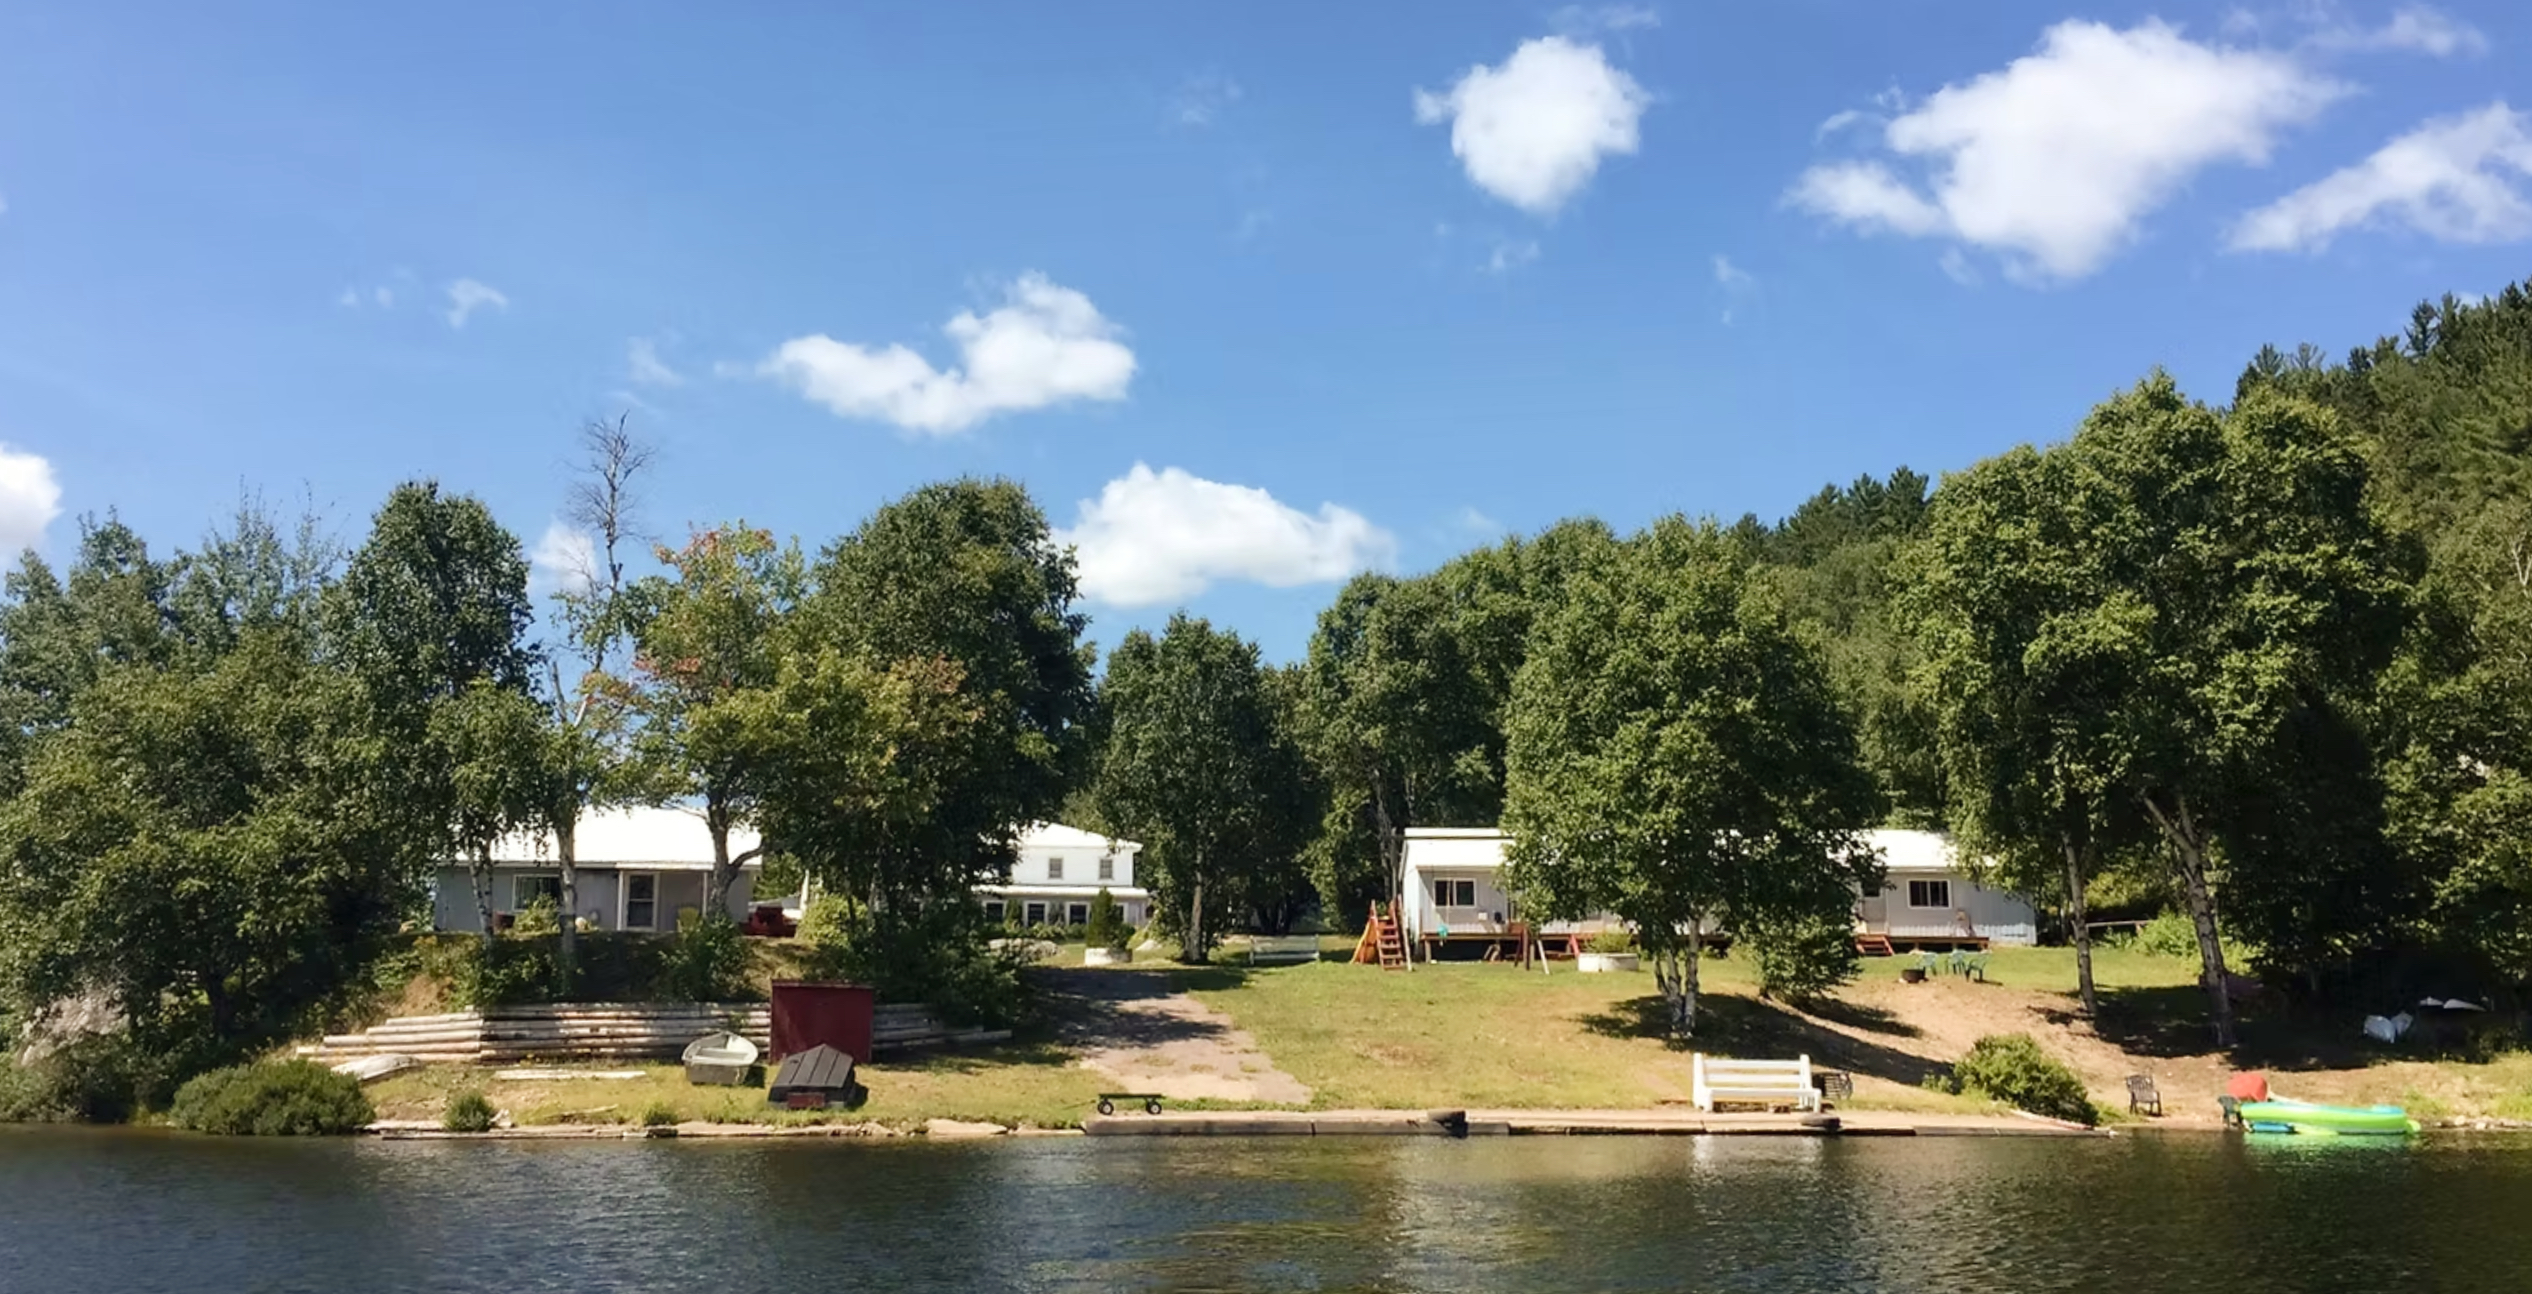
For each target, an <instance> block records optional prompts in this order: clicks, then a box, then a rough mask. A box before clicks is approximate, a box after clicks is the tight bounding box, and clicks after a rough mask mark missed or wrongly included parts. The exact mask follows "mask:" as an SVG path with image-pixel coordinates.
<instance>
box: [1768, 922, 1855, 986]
mask: <svg viewBox="0 0 2532 1294" xmlns="http://www.w3.org/2000/svg"><path fill="white" fill-rule="evenodd" d="M1749 938H1750V950H1751V953H1752V954H1753V956H1754V958H1755V959H1756V961H1757V964H1758V995H1759V996H1760V997H1762V998H1780V999H1782V1000H1784V1001H1787V1002H1797V1003H1800V1002H1816V1001H1818V1000H1819V999H1821V998H1824V997H1827V996H1828V995H1829V994H1830V993H1832V992H1834V991H1836V989H1837V987H1838V986H1839V985H1841V984H1845V983H1848V982H1850V981H1852V980H1853V979H1854V978H1855V977H1856V976H1857V975H1860V974H1862V973H1863V970H1864V965H1863V961H1862V959H1861V958H1860V957H1859V956H1858V955H1857V954H1856V952H1855V924H1854V920H1853V918H1852V917H1850V916H1849V915H1847V914H1845V913H1839V914H1838V915H1837V916H1835V917H1829V916H1825V915H1823V916H1808V917H1795V918H1790V919H1783V920H1775V921H1761V922H1756V923H1753V928H1752V929H1751V930H1750V931H1749Z"/></svg>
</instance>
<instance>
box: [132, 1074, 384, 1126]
mask: <svg viewBox="0 0 2532 1294" xmlns="http://www.w3.org/2000/svg"><path fill="white" fill-rule="evenodd" d="M168 1117H169V1118H170V1119H171V1120H173V1121H174V1122H175V1124H176V1126H178V1127H181V1128H190V1129H192V1130H193V1131H195V1132H208V1133H214V1134H217V1135H220V1136H229V1137H245V1136H253V1137H322V1136H340V1135H342V1134H344V1133H350V1132H358V1131H360V1130H361V1129H362V1128H363V1127H365V1126H367V1125H368V1124H369V1122H370V1120H372V1119H375V1118H377V1117H378V1112H377V1110H376V1109H374V1108H372V1107H371V1105H370V1104H369V1097H368V1096H366V1095H364V1094H363V1093H362V1092H361V1090H360V1080H359V1079H357V1078H354V1077H352V1076H351V1075H349V1074H337V1073H335V1072H334V1071H333V1070H330V1069H327V1068H326V1067H325V1066H323V1065H320V1064H317V1063H316V1062H315V1061H310V1060H284V1061H270V1062H266V1063H263V1064H256V1065H236V1066H232V1067H230V1068H228V1069H215V1070H212V1071H211V1072H210V1073H208V1074H204V1075H202V1076H200V1077H198V1078H196V1079H194V1080H193V1081H192V1082H190V1083H187V1084H185V1085H184V1086H183V1087H181V1088H178V1089H177V1090H176V1100H175V1104H174V1105H172V1106H170V1107H169V1109H168Z"/></svg>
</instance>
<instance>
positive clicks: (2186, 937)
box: [2136, 912, 2198, 961]
mask: <svg viewBox="0 0 2532 1294" xmlns="http://www.w3.org/2000/svg"><path fill="white" fill-rule="evenodd" d="M2136 950H2137V951H2138V952H2142V953H2151V954H2153V955H2154V956H2156V957H2186V958H2188V959H2190V960H2192V961H2195V960H2197V958H2198V927H2197V926H2195V925H2193V924H2191V922H2190V920H2189V918H2188V917H2187V916H2186V915H2184V914H2182V913H2178V912H2166V913H2164V914H2163V915H2161V916H2159V917H2156V918H2154V919H2153V920H2151V921H2148V922H2146V923H2145V924H2144V925H2141V926H2138V927H2137V928H2136Z"/></svg>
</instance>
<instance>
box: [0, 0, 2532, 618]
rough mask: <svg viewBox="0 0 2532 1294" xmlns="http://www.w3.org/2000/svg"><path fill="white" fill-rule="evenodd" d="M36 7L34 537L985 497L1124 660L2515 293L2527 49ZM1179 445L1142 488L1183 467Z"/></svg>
mask: <svg viewBox="0 0 2532 1294" xmlns="http://www.w3.org/2000/svg"><path fill="white" fill-rule="evenodd" d="M212 8H213V7H210V6H200V5H177V4H160V5H150V4H96V5H52V6H17V7H13V8H11V9H9V10H8V11H6V12H5V13H0V202H5V209H0V443H4V444H5V445H6V450H5V451H0V542H5V543H6V544H7V545H9V546H10V547H12V548H14V547H16V546H18V545H20V544H23V543H27V542H32V543H33V544H34V545H35V546H36V547H37V548H38V549H39V550H40V551H44V552H47V553H50V554H53V555H56V556H58V555H60V554H62V553H64V552H66V551H67V549H68V546H69V544H70V543H71V542H72V541H73V539H74V537H75V535H76V518H77V517H78V516H79V515H81V514H83V513H91V512H96V513H102V512H104V511H106V510H108V509H116V510H119V511H120V513H121V514H122V516H123V517H124V518H125V519H127V520H129V521H131V522H133V523H134V524H136V525H138V526H139V527H140V528H142V530H143V531H144V532H145V533H147V534H149V535H150V536H152V538H153V539H154V540H155V541H156V542H158V543H160V544H162V545H167V544H181V543H189V542H191V541H192V540H193V539H194V538H196V537H197V536H198V535H199V534H200V533H201V532H202V530H203V528H204V527H205V526H206V525H207V524H209V523H211V522H212V521H213V520H215V519H216V518H218V517H219V516H221V515H223V514H224V513H225V512H226V511H227V510H228V509H229V507H230V506H231V505H232V504H233V502H234V501H235V499H236V497H237V494H238V491H239V488H240V487H241V485H246V486H259V487H262V488H263V489H265V490H266V491H268V492H271V493H274V494H280V495H295V494H296V493H297V492H298V491H299V490H300V489H301V487H303V486H304V487H305V488H306V490H307V491H308V492H309V493H310V494H312V495H313V497H314V498H315V499H316V500H317V501H318V502H319V503H320V504H322V505H325V506H326V507H328V508H329V509H330V511H331V512H332V513H334V514H335V515H336V517H337V518H338V519H339V520H340V522H341V524H342V527H343V530H344V532H345V536H346V537H347V538H352V539H356V538H357V537H358V535H359V533H360V531H361V529H362V528H363V526H364V525H365V521H366V517H367V513H368V511H369V510H370V509H371V508H372V507H373V506H375V504H376V502H377V501H378V499H379V498H380V497H382V496H383V494H384V493H385V491H386V490H387V489H388V487H389V486H391V485H392V484H393V483H394V482H396V481H397V480H399V479H403V478H406V477H410V476H417V475H428V476H433V477H436V478H438V479H439V480H441V481H442V482H444V483H445V484H447V485H449V486H452V487H455V488H458V489H463V490H467V491H472V492H474V493H477V494H479V495H481V496H482V497H483V498H485V499H486V500H487V501H488V502H489V503H490V504H491V505H492V506H493V508H494V509H495V510H496V511H497V512H498V513H499V514H500V516H501V517H502V518H503V519H504V521H505V522H507V523H508V524H509V525H510V526H511V527H512V528H513V529H514V530H516V531H517V532H518V533H519V534H520V536H521V538H522V540H523V541H524V542H526V543H527V544H529V545H530V546H531V547H541V548H543V549H544V550H545V551H547V552H549V553H551V552H557V551H563V550H565V549H567V547H568V545H567V544H565V543H563V542H561V541H562V538H563V537H562V536H560V535H552V536H549V534H548V531H549V527H550V526H551V525H552V523H553V520H554V515H555V512H556V509H557V505H558V504H559V502H560V499H561V496H562V492H563V489H564V486H565V483H566V472H565V467H564V464H565V460H566V458H567V456H568V454H569V452H570V448H571V436H572V432H573V430H574V428H575V427H576V426H577V425H578V424H579V423H581V422H582V421H583V420H585V419H588V418H591V417H599V416H611V415H613V414H615V413H618V412H623V411H626V410H630V411H631V415H632V418H633V421H634V424H635V425H636V426H637V427H638V428H639V429H641V430H642V431H643V432H645V433H646V434H648V435H650V436H652V437H654V438H655V439H657V440H658V441H659V442H660V443H661V445H662V447H663V450H664V457H663V460H662V466H661V469H660V471H659V473H658V475H657V476H656V478H655V479H654V480H653V482H652V484H651V490H650V500H649V517H650V520H651V522H652V524H653V527H654V528H655V529H656V530H658V531H660V532H662V533H663V534H665V535H669V536H672V537H673V536H675V535H678V534H682V532H683V531H684V529H685V528H686V527H687V526H689V525H702V524H710V523H713V522H716V521H722V520H727V519H732V518H739V517H744V518H745V519H747V520H749V521H751V522H755V523H759V524H764V525H768V526H772V527H774V528H776V529H777V530H779V531H783V532H787V533H796V534H798V535H800V536H801V537H802V538H803V539H804V540H805V541H807V542H809V543H810V544H811V545H812V546H815V545H816V544H819V543H823V542H824V541H825V540H827V539H828V538H831V537H832V536H834V535H836V534H839V533H841V532H843V531H844V530H847V529H849V528H850V527H851V526H852V525H853V524H854V523H855V522H856V521H857V520H858V519H860V518H861V517H862V516H864V515H866V514H867V513H868V511H869V510H870V509H871V508H872V507H874V506H875V505H877V504H878V503H880V502H881V501H883V500H885V499H887V498H889V497H892V496H894V495H896V494H899V493H902V492H903V491H905V490H907V489H909V488H911V487H913V486H915V485H917V484H920V483H922V482H924V481H928V480H933V479H938V478H941V477H945V476H950V475H955V474H959V473H968V472H979V473H1002V474H1008V475H1011V476H1014V477H1017V478H1019V479H1020V480H1022V481H1024V482H1025V483H1027V485H1028V486H1029V487H1030V489H1031V490H1032V491H1034V492H1035V493H1036V495H1037V497H1038V498H1039V500H1040V501H1041V502H1042V503H1043V504H1044V505H1045V507H1046V508H1047V510H1048V512H1049V514H1050V516H1051V517H1052V518H1053V520H1054V521H1055V523H1056V524H1057V525H1059V526H1061V527H1064V528H1066V530H1067V532H1068V533H1069V534H1070V535H1071V537H1072V538H1074V539H1075V540H1077V541H1078V542H1079V543H1080V544H1081V551H1082V557H1083V563H1084V575H1085V583H1086V585H1087V586H1088V588H1089V590H1090V592H1091V594H1092V598H1091V601H1092V606H1091V610H1092V611H1093V613H1094V615H1095V617H1096V625H1097V628H1096V633H1097V636H1098V637H1100V638H1101V639H1102V640H1109V641H1112V640H1113V638H1114V637H1115V635H1116V634H1117V633H1118V632H1120V631H1121V629H1122V627H1123V626H1126V625H1131V624H1150V623H1156V622H1157V621H1158V620H1160V619H1162V618H1164V617H1166V616H1167V614H1168V613H1169V611H1170V610H1171V609H1173V608H1174V607H1177V606H1180V605H1184V606H1187V607H1189V608H1190V609H1193V610H1195V611H1197V612H1199V613H1202V614H1207V615H1211V616H1213V617H1214V618H1215V619H1216V620H1217V621H1219V622H1224V623H1228V624H1230V625H1232V626H1234V627H1236V628H1238V629H1240V630H1241V631H1243V632H1244V633H1247V634H1249V635H1250V636H1252V637H1254V638H1256V639H1258V640H1259V641H1260V642H1261V643H1262V644H1263V645H1264V646H1265V648H1266V650H1267V653H1268V655H1269V656H1270V657H1276V658H1287V657H1290V656H1292V655H1295V654H1297V653H1298V652H1299V651H1300V650H1301V649H1302V647H1303V646H1304V644H1305V643H1306V641H1307V638H1308V634H1309V630H1310V625H1311V621H1312V618H1313V616H1315V614H1316V612H1317V611H1318V609H1319V608H1320V607H1322V606H1323V605H1325V603H1326V602H1327V600H1328V598H1329V597H1330V595H1331V594H1332V593H1333V591H1334V587H1335V584H1336V582H1337V581H1338V580H1340V579H1341V578H1342V577H1343V576H1344V575H1345V574H1347V573H1349V572H1351V571H1353V570H1357V569H1362V568H1365V567H1380V568H1387V569H1395V570H1401V571H1414V570H1419V569H1424V568H1427V567H1430V566H1431V565H1433V564H1435V563H1437V562H1439V561H1441V560H1443V559H1445V558H1447V557H1449V556H1450V555H1452V554H1453V553H1456V552H1458V551H1460V550H1462V549H1464V548H1466V547H1468V546H1470V545H1472V544H1474V543H1477V542H1481V541H1484V540H1486V539H1488V538H1490V537H1492V536H1495V535H1498V534H1500V533H1502V532H1503V531H1506V530H1523V531H1526V530H1532V529H1535V528H1537V527H1539V526H1542V525H1545V524H1547V523H1549V522H1551V521H1553V520H1555V519H1557V518H1559V517H1562V516H1568V515H1574V514H1580V513H1592V514H1597V515H1599V516H1601V517H1604V518H1606V519H1608V520H1609V521H1610V522H1612V523H1613V524H1615V525H1618V526H1620V527H1622V528H1625V527H1632V526H1635V525H1638V524H1641V523H1642V522H1644V521H1645V520H1647V519H1649V518H1651V517H1653V516H1656V515H1659V514H1661V513H1665V512H1670V511H1674V510H1679V511H1686V512H1689V513H1692V514H1694V513H1703V512H1713V513H1718V514H1721V515H1723V516H1725V517H1727V518H1728V517H1732V516H1737V515H1739V514H1740V513H1742V512H1744V511H1756V512H1758V513H1759V514H1761V515H1762V516H1767V517H1775V516H1779V515H1781V514H1783V513H1784V512H1786V511H1788V510H1789V509H1791V508H1792V507H1793V506H1794V505H1795V504H1797V503H1799V502H1800V501H1801V500H1802V499H1803V498H1804V497H1805V496H1807V495H1809V494H1810V493H1812V492H1813V491H1815V490H1817V489H1818V488H1819V487H1820V486H1821V485H1822V484H1823V483H1826V482H1830V481H1844V480H1848V479H1851V478H1853V477H1854V476H1856V475H1857V474H1859V473H1864V472H1873V473H1881V472H1885V471H1888V470H1889V469H1891V468H1893V467H1896V466H1899V465H1901V464H1906V465H1910V466H1913V467H1916V468H1918V469H1920V470H1924V471H1928V472H1940V471H1943V470H1948V469H1953V468H1958V467H1961V466H1964V465H1966V464H1968V463H1970V462H1972V461H1975V460H1976V459H1978V458H1980V457H1982V456H1985V455H1987V454H1990V453H1993V452H1996V451H1998V450H2000V449H2003V448H2005V447H2007V446H2010V445H2013V444H2016V443H2019V442H2023V441H2045V440H2050V439H2054V438H2057V437H2059V436H2062V435H2064V434H2065V433H2066V431H2067V430H2068V429H2069V428H2070V427H2071V426H2072V425H2073V423H2074V422H2075V421H2076V420H2077V419H2079V418H2080V417H2081V416H2082V414H2083V413H2084V411H2085V410H2086V409H2087V408H2088V407H2089V406H2090V405H2091V404H2092V403H2093V402H2095V401H2096V400H2098V399H2100V398H2101V397H2102V396H2104V395H2106V394H2108V393H2109V392H2110V391H2111V390H2113V389H2114V388H2116V387H2119V386H2121V385H2124V384H2126V383H2129V382H2132V381H2133V380H2135V379H2136V378H2137V377H2139V376H2141V375H2142V374H2144V373H2145V372H2146V371H2147V370H2148V369H2149V368H2151V367H2152V366H2155V365H2158V364H2159V365H2162V366H2165V367H2167V368H2169V369H2171V370H2172V371H2173V372H2174V373H2176V374H2177V375H2178V376H2179V377H2180V379H2181V380H2182V381H2183V383H2184V384H2185V385H2186V386H2187V387H2188V388H2190V389H2191V390H2192V391H2193V392H2195V393H2197V394H2199V395H2202V396H2205V397H2208V398H2216V399H2220V398H2224V397H2226V396H2228V395H2229V393H2230V390H2231V383H2232V379H2233V377H2234V375H2235V374H2236V372H2238V370H2239V368H2240V366H2241V364H2242V363H2243V361H2244V360H2245V359H2246V358H2247V357H2248V356H2249V355H2250V353H2251V352H2252V351H2253V350H2254V349H2255V348H2256V347H2257V346H2258V345H2260V344H2261V343H2263V342H2269V341H2275V342H2279V343H2286V344H2291V343H2293V342H2297V341H2304V340H2310V341H2315V342H2319V343H2321V344H2322V345H2324V346H2325V347H2327V348H2328V349H2329V350H2331V351H2332V352H2333V353H2338V352H2343V351H2344V350H2345V349H2346V348H2347V347H2348V346H2350V345H2353V344H2356V343H2359V342H2363V341H2366V340H2369V339H2371V338H2372V337H2374V336H2376V335H2378V334H2381V333H2384V332H2388V331H2393V330H2396V329H2397V327H2398V326H2399V325H2400V323H2401V322H2402V320H2403V319H2404V318H2405V317H2406V314H2407V311H2408V309H2409V307H2410V306H2411V305H2412V304H2413V303H2414V302H2416V301H2417V300H2419V299H2420V298H2422V297H2428V296H2435V295H2441V294H2442V293H2444V292H2446V291H2463V292H2485V291H2492V290H2494V289H2495V288H2497V287H2499V286H2501V285H2502V284H2503V283H2505V282H2507V281H2509V280H2510V279H2513V278H2516V277H2520V276H2522V275H2523V273H2524V271H2525V269H2526V264H2525V259H2524V256H2523V252H2524V249H2525V246H2526V244H2527V241H2532V114H2526V113H2525V112H2524V109H2526V108H2532V85H2527V84H2525V82H2526V80H2527V77H2528V76H2532V73H2527V71H2526V69H2532V60H2527V59H2526V58H2525V51H2526V50H2527V49H2532V9H2527V8H2526V7H2524V6H2518V5H2504V4H2497V3H2487V2H2481V3H2452V4H2446V5H2443V6H2440V7H2433V8H2429V7H2423V6H2419V5H2414V4H2402V3H2392V4H2356V3H2347V4H2330V5H2317V4H2312V3H2305V2H2303V0H2296V2H2294V3H2286V4H2279V5H2274V6H2267V7H2261V6H2256V5H2254V6H2248V7H2244V6H2238V5H2229V4H2228V5H2209V4H2163V5H2136V4H2125V3H2114V4H2106V5H2095V6H2092V7H2088V8H2082V9H2074V8H2065V9H2060V8H2053V7H2042V6H2036V5H2025V4H2015V5H1999V4H1965V3H1964V4H1938V3H1932V2H1930V0H1910V2H1907V3H1884V2H1871V0H1851V2H1849V3H1828V2H1826V0H1771V3H1768V4H1765V5H1732V6H1720V5H1709V6H1689V5H1684V4H1675V3H1674V4H1669V5H1656V6H1650V7H1645V6H1617V7H1586V8H1567V9H1559V8H1557V7H1555V6H1552V5H1537V4H1491V3H1478V2H1477V0H1447V2H1443V3H1427V4H1410V3H1402V2H1401V3H1384V4H1381V5H1376V6H1365V5H1343V6H1340V5H1310V4H1295V3H1283V4H1275V5H1240V6H1234V5H1229V4H1204V5H1190V4H1173V3H1148V4H1094V3H1074V4H1066V5H1044V4H1034V3H1029V4H1020V3H1013V4H951V3H926V4H902V5H881V4H867V5H850V6H846V5H811V4H773V3H767V4H753V5H742V4H727V5H714V6H701V5H691V4H683V5H672V4H665V3H661V4H640V3H611V4H597V3H586V4H576V3H565V2H562V0H554V2H550V3H540V4H535V5H516V4H477V3H460V2H451V3H442V4H438V5H433V6H428V7H425V8H418V9H416V8H408V9H404V10H403V11H401V12H394V13H391V12H388V11H387V10H388V7H385V6H369V5H342V4H278V3H267V4H238V5H226V6H218V7H217V9H218V12H217V13H216V14H215V13H213V12H211V10H212ZM1138 467H1139V468H1140V469H1141V470H1139V471H1138Z"/></svg>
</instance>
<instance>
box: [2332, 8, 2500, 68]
mask: <svg viewBox="0 0 2532 1294" xmlns="http://www.w3.org/2000/svg"><path fill="white" fill-rule="evenodd" d="M2311 43H2312V44H2313V45H2315V46H2317V47H2319V48H2322V49H2333V50H2380V49H2397V50H2412V51H2415V52H2417V53H2420V54H2429V55H2433V56H2434V57H2436V58H2451V57H2453V56H2454V55H2456V54H2485V53H2487V52H2488V35H2487V33H2485V32H2483V31H2481V30H2479V29H2478V28H2477V27H2473V26H2471V25H2470V24H2469V23H2466V22H2464V21H2462V20H2461V19H2459V18H2456V17H2454V16H2452V15H2451V14H2448V13H2445V12H2444V11H2443V10H2440V9H2433V8H2429V7H2428V6H2426V5H2403V6H2402V7H2401V8H2400V9H2399V10H2398V11H2396V12H2394V13H2393V14H2392V15H2391V20H2390V21H2389V22H2386V23H2384V24H2383V25H2382V26H2380V27H2373V28H2365V27H2352V26H2349V25H2347V24H2345V23H2338V22H2332V23H2328V24H2327V25H2325V26H2323V27H2322V28H2321V29H2320V30H2319V31H2317V32H2314V33H2313V35H2312V37H2311Z"/></svg>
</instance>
